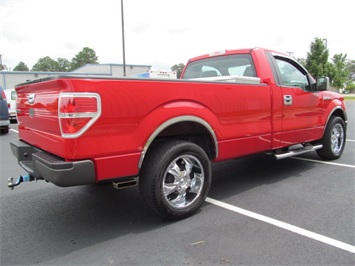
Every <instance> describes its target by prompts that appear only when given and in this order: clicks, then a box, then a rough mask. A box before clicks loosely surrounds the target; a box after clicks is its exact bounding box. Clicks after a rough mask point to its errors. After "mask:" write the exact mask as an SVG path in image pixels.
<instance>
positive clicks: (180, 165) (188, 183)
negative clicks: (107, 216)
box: [139, 141, 212, 220]
mask: <svg viewBox="0 0 355 266" xmlns="http://www.w3.org/2000/svg"><path fill="white" fill-rule="evenodd" d="M211 175H212V173H211V163H210V160H209V158H208V156H207V154H206V153H205V151H204V150H203V149H202V148H201V147H199V146H198V145H196V144H194V143H190V142H186V141H171V142H166V143H162V144H159V145H157V146H155V147H153V148H152V150H151V151H149V152H148V153H147V155H146V158H145V161H144V163H143V166H142V169H141V174H140V178H139V189H140V192H141V195H142V196H143V199H144V200H145V201H146V202H147V204H148V206H149V207H150V208H151V209H152V210H153V211H154V212H155V213H157V214H158V215H160V216H162V217H163V218H166V219H170V220H179V219H183V218H186V217H188V216H190V215H192V214H193V213H195V212H196V211H197V210H198V209H199V208H200V207H201V205H202V204H203V203H204V201H205V199H206V197H207V194H208V191H209V189H210V185H211Z"/></svg>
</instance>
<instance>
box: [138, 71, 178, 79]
mask: <svg viewBox="0 0 355 266" xmlns="http://www.w3.org/2000/svg"><path fill="white" fill-rule="evenodd" d="M136 77H138V78H151V79H176V78H177V77H176V71H160V70H148V71H147V72H144V73H139V74H137V75H136Z"/></svg>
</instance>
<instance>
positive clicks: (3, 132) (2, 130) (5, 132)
mask: <svg viewBox="0 0 355 266" xmlns="http://www.w3.org/2000/svg"><path fill="white" fill-rule="evenodd" d="M0 133H1V134H7V133H9V127H2V128H1V129H0Z"/></svg>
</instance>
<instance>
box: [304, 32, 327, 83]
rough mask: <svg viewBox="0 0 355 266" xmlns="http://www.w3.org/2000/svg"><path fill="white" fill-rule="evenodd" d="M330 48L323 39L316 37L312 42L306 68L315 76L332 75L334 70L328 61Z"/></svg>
mask: <svg viewBox="0 0 355 266" xmlns="http://www.w3.org/2000/svg"><path fill="white" fill-rule="evenodd" d="M328 57H329V50H328V49H327V48H326V47H325V45H324V41H323V39H320V38H315V40H314V42H312V43H311V50H310V52H309V53H307V59H306V68H307V70H308V71H309V72H310V73H311V74H312V75H313V76H314V77H315V78H317V77H323V76H330V75H329V72H331V71H332V69H331V66H330V63H329V62H328Z"/></svg>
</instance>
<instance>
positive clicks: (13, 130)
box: [10, 128, 18, 134]
mask: <svg viewBox="0 0 355 266" xmlns="http://www.w3.org/2000/svg"><path fill="white" fill-rule="evenodd" d="M10 130H11V131H12V132H15V133H17V134H18V131H17V130H15V129H12V128H10Z"/></svg>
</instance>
